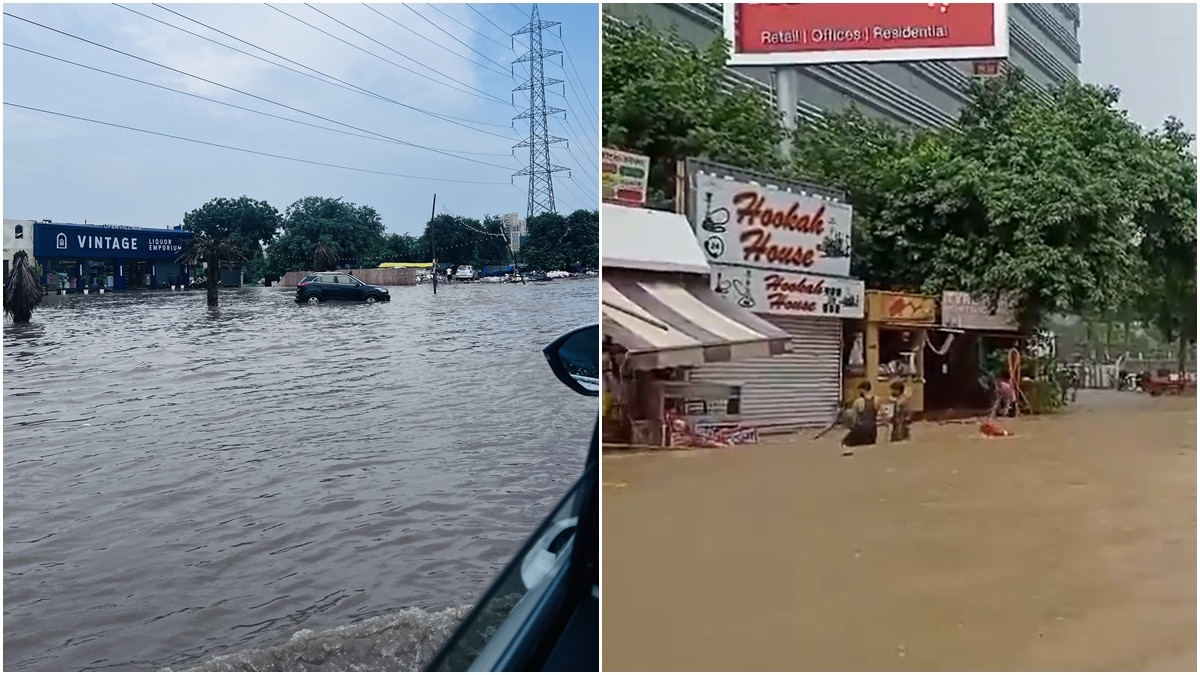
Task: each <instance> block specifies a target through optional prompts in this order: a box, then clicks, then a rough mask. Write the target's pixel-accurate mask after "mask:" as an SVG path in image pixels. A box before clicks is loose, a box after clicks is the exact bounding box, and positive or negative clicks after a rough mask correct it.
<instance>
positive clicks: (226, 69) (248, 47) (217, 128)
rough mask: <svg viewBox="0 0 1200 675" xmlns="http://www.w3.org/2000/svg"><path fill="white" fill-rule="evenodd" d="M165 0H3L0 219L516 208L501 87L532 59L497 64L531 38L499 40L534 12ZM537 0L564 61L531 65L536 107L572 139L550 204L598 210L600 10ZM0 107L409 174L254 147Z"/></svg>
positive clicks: (510, 85)
mask: <svg viewBox="0 0 1200 675" xmlns="http://www.w3.org/2000/svg"><path fill="white" fill-rule="evenodd" d="M123 7H124V8H123ZM163 7H165V9H164V8H163ZM163 7H157V6H155V5H151V4H127V5H123V6H119V5H115V4H58V5H56V4H5V5H4V12H5V14H6V16H5V17H4V42H5V43H6V44H5V47H4V71H3V72H4V80H3V82H4V102H5V104H6V105H5V106H4V108H3V129H4V136H3V144H4V202H3V211H4V218H6V219H30V220H42V219H49V220H53V221H55V222H77V223H81V222H84V221H87V222H88V223H102V224H114V225H130V226H138V227H170V226H174V225H178V224H181V223H182V222H183V216H184V214H185V213H187V212H188V211H191V210H193V209H196V208H198V207H200V206H201V205H203V204H204V203H205V202H207V201H208V200H210V199H213V198H216V197H239V196H242V195H246V196H249V197H251V198H254V199H261V200H265V201H267V202H268V203H270V204H271V205H273V206H275V207H276V208H277V209H279V211H280V213H283V212H284V210H285V209H286V208H287V207H288V206H289V205H290V204H292V203H293V202H295V201H297V200H299V199H301V198H303V197H307V196H323V197H342V198H344V199H346V200H347V201H350V202H354V203H356V204H359V205H368V206H372V207H374V208H375V209H376V210H377V211H378V212H379V213H380V215H381V216H382V218H383V222H384V225H385V227H386V230H387V231H388V232H394V233H410V234H420V233H421V232H422V231H423V230H424V226H425V222H426V221H427V220H428V219H429V214H430V207H431V202H432V200H433V196H434V194H435V193H436V194H437V211H438V213H443V212H448V213H453V214H457V215H464V216H471V217H476V218H482V217H483V216H484V215H485V214H503V213H513V212H516V213H520V214H521V216H522V217H524V216H525V210H526V199H527V197H526V194H527V190H528V178H526V177H519V176H513V174H514V173H515V172H517V171H519V170H520V169H522V168H523V167H524V166H525V165H526V164H527V163H528V150H525V149H520V148H513V146H514V145H515V144H516V143H518V142H520V140H522V139H523V138H525V137H526V136H528V134H529V123H528V121H525V120H514V119H513V118H514V117H515V116H516V115H518V114H519V113H520V112H521V111H522V110H523V109H524V108H525V107H526V106H527V105H528V96H527V93H526V92H524V91H516V92H514V91H513V90H514V89H515V88H516V87H518V86H519V85H520V84H521V83H522V82H524V81H525V78H526V77H528V66H527V64H525V63H521V64H517V65H516V66H515V70H513V68H514V67H513V66H512V65H511V64H513V62H514V61H515V60H516V59H517V58H518V57H519V56H521V55H522V54H524V53H525V51H526V49H527V45H528V36H527V35H522V36H518V42H517V43H516V44H515V45H514V44H513V42H512V41H511V40H510V37H509V35H508V34H510V33H513V32H516V31H518V30H520V29H521V27H522V26H524V25H525V23H527V22H528V21H529V17H528V12H530V11H531V9H532V7H533V5H529V4H509V3H492V4H486V3H477V4H470V5H467V4H439V5H426V4H415V3H414V4H411V5H404V4H379V5H362V4H329V5H321V4H313V5H312V6H307V5H303V4H290V3H289V4H280V5H275V7H278V8H279V9H278V10H276V9H272V6H269V5H265V4H236V5H234V4H169V5H164V6H163ZM126 8H128V9H126ZM130 10H135V11H136V12H139V13H141V14H143V15H145V16H140V15H139V14H135V13H134V12H133V11H130ZM167 10H173V11H174V12H177V14H172V13H171V11H167ZM538 10H539V12H540V13H541V18H542V20H543V21H558V22H561V25H560V26H555V27H553V28H548V29H546V30H544V31H543V36H544V37H543V42H544V44H543V47H544V48H546V49H554V50H560V51H562V50H564V45H565V54H563V55H561V56H554V57H551V58H548V59H546V61H545V72H546V75H547V77H551V78H555V79H559V80H565V83H563V84H558V85H554V86H552V87H548V88H547V96H546V98H547V104H548V105H549V106H553V107H557V108H562V109H565V110H566V113H565V115H562V114H560V115H558V116H557V117H556V118H553V119H551V120H550V122H549V126H550V131H551V132H552V133H553V134H555V135H557V136H561V137H564V138H566V139H568V140H567V143H560V144H558V145H557V146H553V147H552V149H551V158H552V161H553V162H554V163H555V164H558V165H561V166H565V167H568V168H570V169H571V171H570V173H569V175H568V174H567V173H559V174H556V176H555V181H554V193H555V198H556V207H557V210H558V211H559V212H560V213H571V212H572V211H574V210H576V209H579V208H588V209H595V208H597V206H598V203H599V197H598V176H597V173H598V169H597V167H598V162H597V161H595V158H596V157H597V156H598V155H599V151H598V149H597V147H596V145H597V140H596V139H597V136H598V118H599V114H598V109H597V108H596V105H597V104H598V103H599V99H600V96H599V8H598V6H597V5H596V4H541V5H538ZM283 12H286V13H287V14H289V15H291V16H286V15H285V14H284V13H283ZM322 12H323V13H324V15H323V14H322ZM9 15H15V16H18V17H21V18H23V19H28V20H30V21H35V22H37V23H39V24H42V25H44V26H47V27H49V28H52V29H55V30H57V31H61V33H57V32H54V31H52V30H48V29H47V28H42V27H39V26H35V25H32V24H30V23H28V22H26V21H22V20H19V19H16V18H13V16H9ZM326 15H327V16H326ZM147 17H152V18H147ZM185 17H186V18H185ZM293 17H295V18H293ZM189 19H191V20H189ZM297 19H301V20H303V21H304V22H307V23H308V24H311V26H314V27H316V28H313V27H310V26H309V25H305V24H304V23H301V22H300V21H298V20H297ZM156 20H157V21H156ZM192 20H194V21H192ZM196 22H201V23H203V24H206V25H207V26H208V27H205V26H202V25H200V24H199V23H196ZM338 22H340V24H339V23H338ZM165 24H170V25H165ZM343 24H344V25H343ZM493 24H494V25H493ZM171 26H176V27H180V28H185V29H187V30H189V31H192V32H193V33H197V34H199V35H202V36H204V37H207V38H211V39H212V40H216V41H218V42H221V43H223V44H225V45H230V46H233V47H237V48H238V49H240V50H243V51H245V52H249V53H251V54H254V55H257V56H260V57H262V58H263V59H266V60H267V61H270V62H271V63H268V62H265V61H264V60H259V59H256V58H254V57H252V56H249V55H246V54H241V53H238V52H237V51H234V50H232V49H228V48H226V47H224V46H221V45H218V44H214V43H213V42H211V41H207V40H205V39H203V38H201V37H197V36H195V35H189V34H188V33H185V32H182V31H180V30H177V29H176V28H173V27H171ZM214 29H215V30H214ZM317 29H321V30H323V31H325V32H327V33H328V35H327V34H324V33H322V32H320V31H318V30H317ZM216 31H223V32H224V33H226V34H228V35H222V34H221V33H219V32H216ZM560 31H561V37H560ZM64 33H69V34H71V35H75V36H78V37H81V38H86V39H87V40H90V41H92V42H95V43H98V44H100V45H105V46H108V47H112V48H115V49H119V50H121V51H124V52H128V53H129V54H132V55H134V56H136V57H139V58H140V59H143V60H139V58H132V57H130V56H126V55H122V54H118V53H114V52H112V51H110V50H107V49H104V48H102V47H99V46H95V45H92V44H88V43H85V42H82V41H80V40H77V39H74V38H72V37H68V36H67V35H64ZM230 36H232V37H230ZM331 36H336V38H335V37H331ZM234 38H237V39H240V40H242V41H244V42H239V41H238V40H235V39H234ZM337 38H341V40H344V41H345V42H341V41H339V40H338V39H337ZM369 38H370V39H369ZM372 39H373V40H376V41H378V42H373V41H372ZM347 43H349V44H347ZM18 47H19V48H23V49H26V50H32V51H35V52H40V53H41V54H46V55H49V56H53V57H57V58H59V59H65V60H69V61H73V62H75V63H77V64H82V65H85V66H90V67H92V68H97V69H102V70H105V71H108V72H110V73H116V74H118V75H122V76H124V77H126V78H136V79H139V80H143V81H146V82H149V83H153V84H155V85H159V86H161V87H168V88H170V89H174V90H179V91H182V92H186V93H177V92H175V91H168V90H165V89H161V88H155V87H153V86H149V85H147V84H142V83H138V82H133V81H130V80H128V79H121V78H119V77H115V76H113V75H110V74H105V73H101V72H97V71H95V70H87V69H85V68H83V67H80V66H79V65H71V64H68V63H63V62H61V61H54V60H51V59H49V58H46V57H44V56H39V55H36V54H32V53H30V52H28V51H22V50H21V49H18ZM514 47H515V49H514ZM260 48H261V49H265V50H269V51H270V52H274V54H276V55H278V56H273V55H272V54H269V53H266V52H264V51H260ZM368 52H369V53H368ZM372 54H374V55H375V56H372ZM377 57H382V58H377ZM285 59H286V60H285ZM383 59H386V60H387V61H391V62H392V63H388V62H386V61H385V60H383ZM288 60H290V61H288ZM560 61H561V66H560ZM152 62H153V63H152ZM155 63H157V64H162V65H164V66H168V67H169V68H173V69H175V71H172V70H168V69H165V68H162V67H160V66H158V65H154V64H155ZM274 63H281V64H284V65H286V66H288V67H289V68H292V69H294V71H300V73H308V75H310V76H306V75H303V74H300V73H297V72H293V71H289V70H286V69H284V68H282V67H279V66H277V65H273V64H274ZM176 71H182V72H176ZM314 71H320V73H322V74H323V75H317V74H316V72H314ZM435 71H436V72H435ZM511 72H515V77H514V76H512V75H510V73H511ZM184 73H187V74H184ZM193 76H195V77H193ZM326 76H328V77H326ZM198 78H204V79H198ZM330 78H336V79H337V80H341V81H342V82H343V83H345V84H330V83H329V82H330ZM204 80H208V82H206V81H204ZM219 85H223V86H219ZM232 89H236V90H239V91H232ZM364 91H365V92H367V93H363V92H364ZM239 92H240V93H239ZM187 94H193V95H195V96H200V97H207V98H210V99H215V100H216V101H220V102H222V103H226V104H233V105H236V106H240V107H242V108H248V109H250V110H255V111H261V112H267V113H270V114H271V115H276V116H278V117H282V118H287V119H289V120H299V121H302V122H305V123H306V124H307V125H319V126H322V127H328V128H332V129H338V130H340V131H344V132H349V133H350V134H358V135H359V136H367V137H368V138H362V137H356V136H352V135H347V134H344V133H337V132H335V131H329V130H325V129H318V128H314V127H313V126H306V125H302V124H296V123H294V122H291V121H285V120H283V119H278V117H276V118H272V117H267V116H264V115H260V114H256V113H253V112H249V111H246V110H240V109H237V108H233V107H229V106H227V105H221V104H219V103H215V102H212V101H209V100H204V99H202V98H196V97H193V96H188V95H187ZM564 94H565V95H564ZM256 97H257V98H256ZM383 99H390V100H383ZM514 102H515V105H513V103H514ZM7 104H18V105H22V106H27V107H31V108H38V109H41V110H45V111H52V112H56V113H65V114H68V115H73V116H76V117H85V118H90V119H92V120H99V121H103V122H109V123H112V124H118V125H124V126H127V127H135V128H139V129H143V130H149V131H155V132H159V133H162V134H170V135H173V136H179V137H185V138H190V139H195V140H200V141H205V142H208V143H215V144H220V145H225V146H231V147H235V148H242V149H248V150H255V151H258V152H263V153H269V154H274V155H282V156H285V157H291V158H298V159H304V160H310V161H314V162H323V163H326V164H334V165H340V166H343V167H353V168H357V169H368V170H372V171H377V172H385V173H391V174H401V175H403V176H407V177H401V176H395V175H379V174H374V173H364V172H358V171H351V170H347V169H343V168H333V167H328V166H317V165H312V164H303V163H299V162H294V161H289V160H284V159H277V158H272V157H265V156H259V155H252V154H247V153H244V152H239V151H236V150H231V149H225V148H219V147H212V146H205V145H199V144H196V143H192V142H187V141H183V140H177V139H173V138H166V137H162V136H155V135H150V134H146V133H142V132H137V131H130V130H127V129H121V128H114V127H111V126H102V125H98V124H95V123H92V122H87V121H81V120H77V119H69V118H64V117H60V116H55V115H50V114H46V113H44V112H34V111H30V110H25V109H21V108H14V107H12V106H11V105H7ZM406 106H407V107H406ZM422 111H424V112H422ZM448 118H456V119H448ZM351 127H354V128H351ZM381 136H383V137H387V138H386V139H385V138H381ZM397 141H398V142H397ZM413 144H415V145H419V146H425V147H424V148H421V147H414V145H413ZM447 153H449V154H447ZM452 155H454V156H452Z"/></svg>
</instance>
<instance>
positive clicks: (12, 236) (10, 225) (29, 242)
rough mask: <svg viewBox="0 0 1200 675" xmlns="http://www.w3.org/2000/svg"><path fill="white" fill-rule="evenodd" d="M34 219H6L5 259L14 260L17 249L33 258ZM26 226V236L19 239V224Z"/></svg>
mask: <svg viewBox="0 0 1200 675" xmlns="http://www.w3.org/2000/svg"><path fill="white" fill-rule="evenodd" d="M34 222H36V221H33V220H8V219H7V218H6V219H5V220H4V237H3V238H4V259H5V260H6V261H8V262H9V263H11V262H12V259H13V256H14V255H16V253H17V251H25V253H26V254H28V255H29V258H30V260H31V261H32V259H33V224H34ZM18 225H20V226H21V227H22V228H24V230H25V232H24V237H23V238H21V239H17V234H16V231H17V226H18Z"/></svg>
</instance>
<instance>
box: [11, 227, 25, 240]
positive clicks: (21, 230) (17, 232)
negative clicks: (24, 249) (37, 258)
mask: <svg viewBox="0 0 1200 675" xmlns="http://www.w3.org/2000/svg"><path fill="white" fill-rule="evenodd" d="M24 238H25V226H24V225H17V226H16V227H14V228H13V239H24Z"/></svg>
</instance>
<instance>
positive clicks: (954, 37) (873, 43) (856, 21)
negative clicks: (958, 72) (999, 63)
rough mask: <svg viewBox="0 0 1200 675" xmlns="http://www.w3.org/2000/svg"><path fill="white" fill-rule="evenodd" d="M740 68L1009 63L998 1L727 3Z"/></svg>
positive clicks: (735, 60) (734, 62)
mask: <svg viewBox="0 0 1200 675" xmlns="http://www.w3.org/2000/svg"><path fill="white" fill-rule="evenodd" d="M725 37H726V39H728V40H729V41H730V43H732V45H733V53H732V56H731V59H730V63H731V65H735V66H763V65H805V64H821V63H847V62H869V61H928V60H956V59H973V60H976V59H978V60H982V59H1004V58H1007V57H1008V15H1007V12H1006V5H1005V3H1002V2H997V3H986V4H983V3H945V2H922V3H809V2H801V3H761V4H760V3H726V4H725Z"/></svg>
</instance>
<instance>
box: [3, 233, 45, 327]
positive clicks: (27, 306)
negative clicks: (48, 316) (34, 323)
mask: <svg viewBox="0 0 1200 675" xmlns="http://www.w3.org/2000/svg"><path fill="white" fill-rule="evenodd" d="M42 295H43V291H42V285H41V284H40V283H38V278H37V273H36V272H34V271H33V267H31V266H30V265H29V255H28V254H27V253H25V251H17V253H16V255H14V256H13V266H12V269H11V270H9V272H8V278H6V279H5V280H4V313H5V314H7V315H9V316H11V317H12V320H13V323H29V319H30V318H31V317H32V316H33V309H34V308H35V307H37V306H38V304H39V303H41V301H42Z"/></svg>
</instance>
